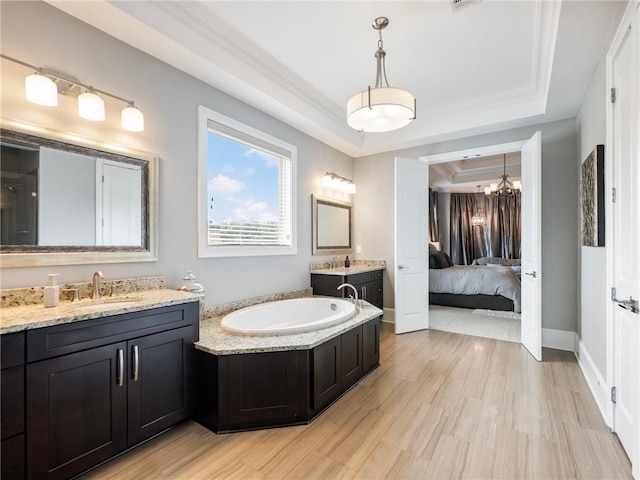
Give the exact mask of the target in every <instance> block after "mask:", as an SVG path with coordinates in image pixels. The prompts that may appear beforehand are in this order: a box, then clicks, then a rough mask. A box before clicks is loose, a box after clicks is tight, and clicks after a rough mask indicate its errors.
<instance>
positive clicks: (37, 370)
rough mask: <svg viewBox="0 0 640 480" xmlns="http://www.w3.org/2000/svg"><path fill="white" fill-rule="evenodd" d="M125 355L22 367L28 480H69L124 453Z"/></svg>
mask: <svg viewBox="0 0 640 480" xmlns="http://www.w3.org/2000/svg"><path fill="white" fill-rule="evenodd" d="M125 349H126V343H124V342H121V343H116V344H113V345H107V346H104V347H99V348H94V349H92V350H87V351H84V352H79V353H74V354H71V355H65V356H62V357H58V358H53V359H50V360H44V361H41V362H36V363H32V364H29V365H27V477H28V478H69V477H71V476H73V475H75V474H77V473H80V472H82V471H84V470H86V469H87V468H89V467H92V466H93V465H96V464H97V463H99V462H101V461H103V460H106V459H107V458H109V457H111V456H113V455H115V454H116V453H118V452H120V451H122V450H124V449H125V448H126V446H127V445H126V443H127V424H126V422H127V417H126V409H127V405H126V401H127V387H126V379H125V378H124V377H125V376H126V374H125V371H126V370H125V365H124V363H125V362H126V359H125V355H124V351H125Z"/></svg>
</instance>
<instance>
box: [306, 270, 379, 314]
mask: <svg viewBox="0 0 640 480" xmlns="http://www.w3.org/2000/svg"><path fill="white" fill-rule="evenodd" d="M372 263H373V265H371V264H370V263H367V264H365V265H362V266H360V265H359V264H357V263H356V264H355V265H354V266H352V267H349V268H344V267H340V268H319V269H312V270H311V271H310V274H311V288H313V294H314V295H327V296H330V297H346V296H348V295H349V293H350V290H347V289H343V290H338V286H339V285H341V284H343V283H350V284H351V285H353V286H354V287H356V290H357V291H358V298H361V299H362V300H365V301H367V302H369V303H371V304H372V305H375V306H376V307H378V308H382V301H383V290H382V274H383V272H384V267H381V266H380V264H382V265H384V262H372Z"/></svg>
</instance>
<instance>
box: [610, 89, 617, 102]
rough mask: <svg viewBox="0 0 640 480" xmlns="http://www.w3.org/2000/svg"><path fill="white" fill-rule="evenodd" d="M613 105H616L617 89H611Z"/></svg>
mask: <svg viewBox="0 0 640 480" xmlns="http://www.w3.org/2000/svg"><path fill="white" fill-rule="evenodd" d="M611 103H616V89H615V88H612V89H611Z"/></svg>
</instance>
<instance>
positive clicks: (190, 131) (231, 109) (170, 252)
mask: <svg viewBox="0 0 640 480" xmlns="http://www.w3.org/2000/svg"><path fill="white" fill-rule="evenodd" d="M0 9H1V10H0V14H1V15H0V16H1V20H0V21H1V24H0V27H1V29H0V31H1V37H0V40H1V42H2V52H3V53H4V54H6V55H9V56H12V57H15V58H18V59H20V60H23V61H25V62H28V63H31V64H34V65H37V66H42V67H45V68H50V69H52V70H54V71H57V72H59V73H60V74H63V75H66V76H69V77H75V78H77V79H78V80H79V81H81V82H83V83H86V84H90V85H94V86H95V87H96V88H100V89H102V90H106V91H108V92H112V93H114V94H116V95H119V96H122V97H125V98H130V99H133V100H135V102H136V104H137V105H138V106H139V107H140V109H141V110H142V111H143V113H144V114H145V127H146V129H145V131H144V132H142V133H137V134H136V133H129V132H126V131H125V130H123V129H122V128H120V125H119V122H120V120H119V118H120V110H121V109H122V108H123V105H122V104H120V103H117V102H115V101H112V100H106V102H105V103H106V109H107V112H106V114H107V120H106V121H105V122H101V123H95V122H90V121H87V120H83V119H81V118H79V117H78V115H77V113H76V102H75V100H73V99H69V98H66V97H62V96H61V97H60V101H59V103H60V104H59V106H58V107H54V108H46V107H40V106H37V105H33V104H30V103H28V102H26V100H24V90H23V87H22V85H23V84H24V76H26V75H28V74H29V73H30V72H29V71H28V70H27V69H23V70H20V71H19V74H16V75H12V74H11V72H14V71H15V70H16V68H13V67H11V65H13V64H9V62H6V61H3V62H2V66H3V75H2V85H1V87H2V88H1V90H2V98H1V100H2V107H3V112H2V114H3V115H4V116H7V117H15V118H18V119H20V120H24V121H28V122H32V123H36V124H39V125H45V126H48V127H50V128H55V129H58V130H62V131H69V132H74V133H76V134H78V135H82V136H84V137H88V138H91V139H100V140H103V141H105V142H110V143H114V144H118V145H125V146H128V147H131V148H136V149H139V150H145V151H149V152H154V153H157V154H158V155H159V158H160V162H159V171H160V180H159V212H160V213H159V221H158V224H159V260H158V262H153V263H137V264H104V265H79V266H56V267H28V268H7V269H3V271H2V278H1V283H0V287H1V288H12V287H26V286H36V285H43V284H44V282H45V278H46V274H47V273H50V272H59V273H60V274H61V276H60V282H61V283H65V282H78V281H90V279H91V275H92V273H93V271H95V270H98V269H100V270H102V271H103V272H104V274H105V277H106V278H107V279H109V278H111V279H115V278H131V277H139V276H147V275H165V276H166V277H167V283H168V285H169V286H171V287H177V286H179V285H181V284H182V283H183V282H182V277H183V276H184V274H185V273H186V271H187V270H192V271H193V273H194V274H195V275H196V276H197V277H198V280H199V281H200V282H201V283H202V284H203V285H204V286H205V288H206V289H207V304H209V305H212V304H218V303H224V302H228V301H232V300H237V299H242V298H247V297H253V296H258V295H264V294H270V293H276V292H282V291H287V290H293V289H298V288H304V287H308V286H309V273H308V270H309V262H311V261H317V260H318V259H319V258H318V257H312V255H311V194H312V193H317V194H320V195H324V196H329V192H326V191H324V190H323V189H322V187H321V177H322V175H323V174H324V173H325V172H326V171H333V172H335V173H337V174H338V175H341V176H344V177H347V178H353V161H352V159H351V158H350V157H348V156H346V155H344V154H342V153H340V152H338V151H336V150H334V149H332V148H330V147H328V146H326V145H324V144H322V143H320V142H318V141H316V140H314V139H312V138H310V137H309V136H307V135H305V134H302V133H301V132H299V131H298V130H295V129H293V128H291V127H290V126H288V125H285V124H283V123H282V122H279V121H277V120H275V119H274V118H272V117H270V116H268V115H266V114H264V113H262V112H260V111H258V110H256V109H254V108H252V107H250V106H248V105H246V104H244V103H242V102H240V101H238V100H236V99H234V98H232V97H230V96H228V95H226V94H224V93H223V92H221V91H219V90H216V89H215V88H212V87H210V86H208V85H206V84H204V83H202V82H200V81H198V80H196V79H194V78H192V77H190V76H188V75H186V74H184V73H182V72H180V71H178V70H176V69H174V68H172V67H170V66H168V65H166V64H164V63H162V62H160V61H158V60H156V59H154V58H152V57H150V56H148V55H146V54H144V53H142V52H140V51H139V50H136V49H134V48H132V47H130V46H128V45H126V44H124V43H122V42H120V41H118V40H116V39H114V38H113V37H110V36H108V35H106V34H104V33H102V32H100V31H98V30H96V29H94V28H93V27H91V26H89V25H87V24H85V23H83V22H80V21H78V20H76V19H74V18H72V17H70V16H68V15H66V14H64V13H62V12H61V11H59V10H57V9H56V8H54V7H52V6H50V5H48V4H46V3H44V2H1V3H0ZM5 67H6V68H5ZM18 70H19V69H18ZM199 104H202V105H205V106H207V107H209V108H211V109H213V110H216V111H218V112H220V113H222V114H223V115H227V116H229V117H231V118H234V119H235V120H238V121H240V122H243V123H246V124H248V125H250V126H252V127H254V128H257V129H260V130H262V131H264V132H266V133H268V134H270V135H273V136H275V137H277V138H280V139H282V140H284V141H286V142H289V143H291V144H293V145H296V146H297V148H298V175H297V187H298V199H297V201H298V218H297V234H298V254H297V255H295V256H271V257H251V258H221V259H217V258H210V259H199V258H198V256H197V242H196V236H197V223H196V222H197V218H196V212H197V199H196V179H197V156H196V141H197V107H198V105H199ZM358 187H360V186H359V185H358ZM356 197H357V195H356ZM324 258H325V257H320V259H324ZM328 258H330V257H328Z"/></svg>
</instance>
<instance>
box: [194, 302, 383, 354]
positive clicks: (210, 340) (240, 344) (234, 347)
mask: <svg viewBox="0 0 640 480" xmlns="http://www.w3.org/2000/svg"><path fill="white" fill-rule="evenodd" d="M382 313H383V312H382V310H380V309H379V308H377V307H374V306H373V305H371V304H369V303H366V302H364V304H363V307H362V308H361V311H360V313H359V314H358V315H356V316H355V317H353V318H351V319H349V320H347V321H346V322H343V323H341V324H339V325H335V326H333V327H329V328H323V329H322V330H316V331H314V332H305V333H298V334H295V335H272V336H251V335H236V334H232V333H228V332H225V331H224V330H223V329H222V328H221V327H220V321H221V320H222V317H214V318H210V319H206V320H202V321H201V322H200V340H199V341H198V342H197V343H196V348H197V349H198V350H202V351H203V352H207V353H211V354H213V355H237V354H242V353H262V352H280V351H287V350H309V349H311V348H314V347H317V346H318V345H320V344H321V343H324V342H326V341H327V340H331V339H332V338H335V337H337V336H339V335H342V334H343V333H344V332H346V331H348V330H351V329H352V328H353V327H356V326H358V325H362V324H364V323H366V322H368V321H369V320H373V319H374V318H377V317H380V316H381V315H382Z"/></svg>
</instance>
